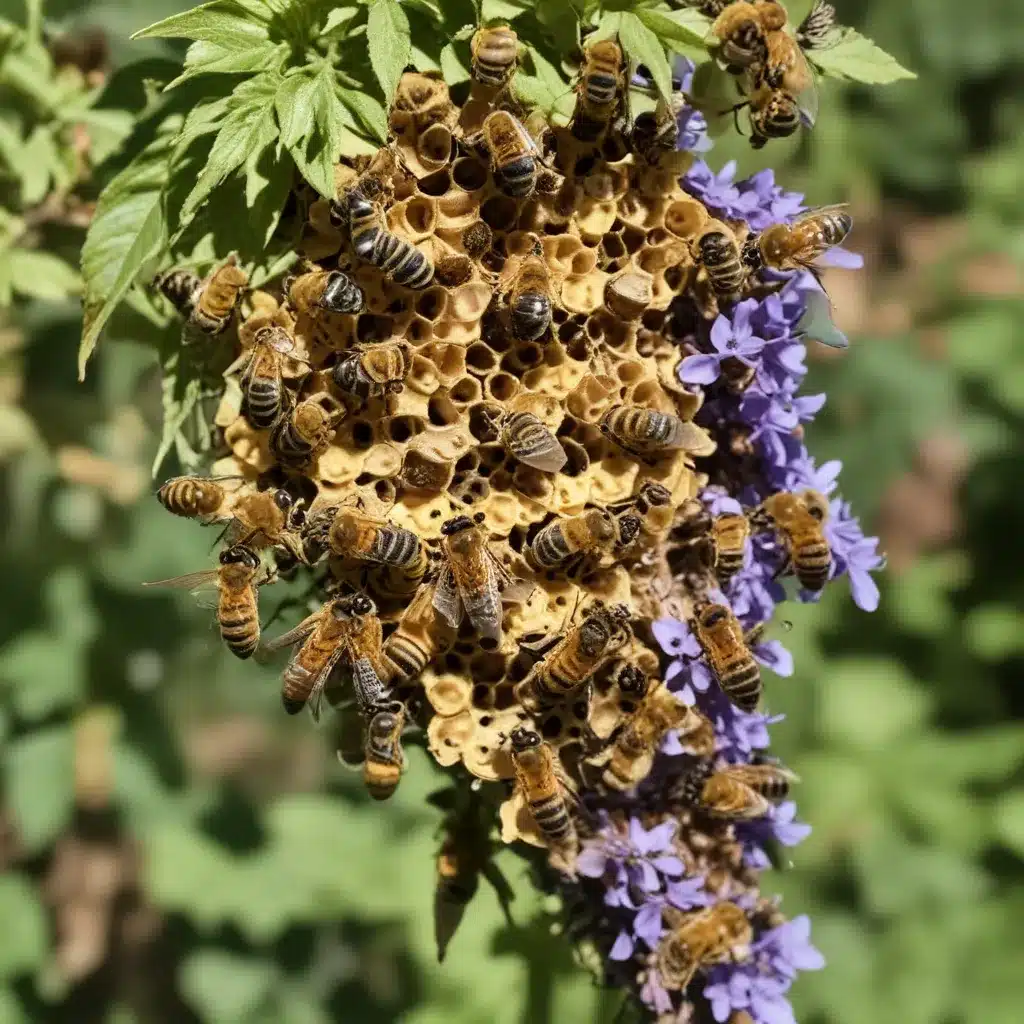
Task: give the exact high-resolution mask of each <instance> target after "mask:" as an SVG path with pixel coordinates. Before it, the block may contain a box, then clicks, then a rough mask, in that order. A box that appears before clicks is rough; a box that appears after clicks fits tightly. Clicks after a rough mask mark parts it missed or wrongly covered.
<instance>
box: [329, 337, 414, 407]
mask: <svg viewBox="0 0 1024 1024" xmlns="http://www.w3.org/2000/svg"><path fill="white" fill-rule="evenodd" d="M411 366H412V346H410V345H409V343H408V342H405V341H399V342H394V343H391V342H386V343H384V344H382V345H374V346H372V347H368V348H365V349H362V350H357V351H354V352H346V353H345V355H343V356H342V357H341V359H340V360H339V361H338V362H337V363H336V364H335V367H334V369H333V370H332V371H331V378H332V380H333V381H334V383H335V385H336V386H337V387H338V389H339V390H341V391H344V392H345V394H347V395H352V396H353V397H355V398H359V399H361V400H362V401H366V400H367V399H368V398H379V397H382V396H383V395H388V394H395V395H397V394H398V393H399V392H400V391H402V390H403V389H404V388H405V378H406V377H407V376H408V375H409V368H410V367H411Z"/></svg>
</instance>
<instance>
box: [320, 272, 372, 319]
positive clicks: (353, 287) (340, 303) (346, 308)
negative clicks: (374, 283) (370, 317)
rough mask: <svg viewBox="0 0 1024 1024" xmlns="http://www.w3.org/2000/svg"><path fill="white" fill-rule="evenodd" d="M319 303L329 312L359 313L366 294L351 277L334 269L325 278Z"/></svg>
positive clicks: (363, 305) (363, 304) (364, 303)
mask: <svg viewBox="0 0 1024 1024" xmlns="http://www.w3.org/2000/svg"><path fill="white" fill-rule="evenodd" d="M320 305H321V306H322V307H323V308H324V309H326V310H328V311H330V312H331V313H359V312H361V311H362V310H363V308H364V307H365V305H366V295H365V294H364V293H363V289H362V288H360V287H359V285H357V284H356V283H355V281H353V280H352V278H350V277H349V276H348V275H347V274H343V273H342V272H341V271H340V270H336V271H334V273H332V274H331V276H330V277H329V278H328V280H327V287H326V288H324V293H323V295H322V296H321V297H320Z"/></svg>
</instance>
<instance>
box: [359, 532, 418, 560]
mask: <svg viewBox="0 0 1024 1024" xmlns="http://www.w3.org/2000/svg"><path fill="white" fill-rule="evenodd" d="M422 547H423V545H422V544H421V543H420V539H419V537H417V536H416V534H415V533H413V532H412V530H406V529H404V528H403V527H400V526H391V527H388V528H387V529H383V530H379V531H378V532H377V536H376V537H374V539H373V546H372V547H371V548H370V554H369V558H370V560H372V561H374V562H383V563H385V564H387V565H397V566H406V565H410V564H412V563H413V562H416V561H418V560H419V555H420V551H421V549H422Z"/></svg>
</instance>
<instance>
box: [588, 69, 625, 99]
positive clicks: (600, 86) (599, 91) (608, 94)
mask: <svg viewBox="0 0 1024 1024" xmlns="http://www.w3.org/2000/svg"><path fill="white" fill-rule="evenodd" d="M617 92H618V81H617V79H616V78H615V76H614V75H610V74H608V73H607V72H605V71H594V72H592V73H591V74H590V76H589V77H588V79H587V99H588V100H589V101H590V102H591V103H592V104H594V106H596V107H605V106H607V105H608V104H609V103H613V102H614V101H615V96H616V93H617Z"/></svg>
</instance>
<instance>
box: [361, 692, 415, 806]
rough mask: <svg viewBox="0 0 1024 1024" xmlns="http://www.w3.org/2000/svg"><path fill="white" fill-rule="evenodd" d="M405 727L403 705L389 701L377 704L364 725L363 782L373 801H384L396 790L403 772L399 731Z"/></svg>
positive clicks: (403, 765)
mask: <svg viewBox="0 0 1024 1024" xmlns="http://www.w3.org/2000/svg"><path fill="white" fill-rule="evenodd" d="M404 728H405V705H404V704H403V703H402V702H401V701H397V700H392V701H387V702H386V703H384V704H380V705H377V706H376V707H375V708H374V709H373V711H372V714H371V715H370V720H369V722H367V725H366V744H365V747H364V753H365V756H366V760H365V761H364V763H363V783H364V784H365V785H366V791H367V792H368V793H369V794H370V796H371V797H373V799H374V800H387V799H389V798H390V797H391V796H393V795H394V792H395V790H396V789H398V783H399V782H401V780H402V772H404V771H405V767H406V765H405V752H404V751H403V750H402V738H401V737H402V730H403V729H404Z"/></svg>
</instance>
